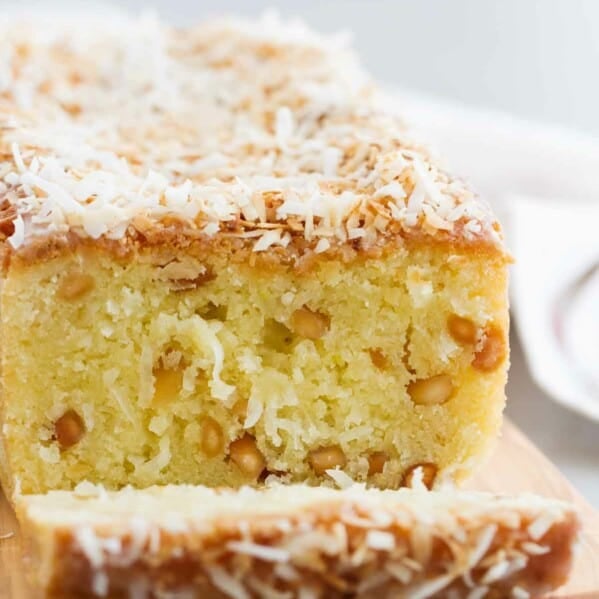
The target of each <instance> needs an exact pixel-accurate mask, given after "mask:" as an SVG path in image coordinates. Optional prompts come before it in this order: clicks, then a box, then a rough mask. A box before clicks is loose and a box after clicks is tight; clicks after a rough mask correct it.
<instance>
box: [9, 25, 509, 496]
mask: <svg viewBox="0 0 599 599" xmlns="http://www.w3.org/2000/svg"><path fill="white" fill-rule="evenodd" d="M0 57H1V58H0V61H2V62H0V71H1V72H2V73H3V77H4V79H3V80H2V86H3V87H2V90H1V91H0V238H1V239H0V247H1V251H2V262H1V266H2V287H1V291H0V319H1V322H0V340H1V343H0V357H1V377H2V381H1V382H2V401H1V408H0V420H1V423H2V428H1V434H2V438H1V444H0V445H1V448H2V455H1V460H0V463H1V468H2V482H3V485H4V487H5V489H6V491H7V494H9V495H11V494H12V493H13V491H14V490H20V491H21V492H23V493H40V492H43V491H46V490H48V489H72V488H73V487H74V486H75V485H76V484H77V483H78V482H79V481H81V480H84V479H89V480H91V481H94V482H97V483H102V484H104V485H106V487H108V488H113V489H117V488H119V487H122V486H123V485H126V484H132V485H134V486H138V487H144V486H149V485H153V484H167V483H195V484H205V485H210V486H220V485H226V486H241V485H244V484H249V483H259V482H260V481H262V480H263V479H264V477H265V476H268V475H277V476H279V477H280V478H281V479H282V480H285V481H305V482H309V483H324V482H326V481H327V480H328V478H327V477H326V475H325V471H326V470H327V469H330V468H335V467H338V468H340V469H342V470H344V471H345V472H346V473H347V474H348V475H349V476H351V477H352V478H354V479H356V480H358V481H365V482H368V483H369V484H372V485H375V486H379V487H391V488H396V487H399V486H401V485H403V484H406V483H409V482H410V480H411V478H412V474H413V472H414V469H415V468H418V467H420V468H421V470H422V472H423V473H424V482H425V483H426V484H427V485H428V486H429V487H432V486H438V485H440V484H441V483H443V481H450V482H451V481H456V480H460V479H462V478H463V477H465V476H466V475H467V474H468V473H469V472H470V471H471V470H472V468H473V467H474V466H475V465H476V464H477V463H478V462H479V460H480V459H481V457H482V456H484V454H485V453H486V452H487V451H488V449H489V447H490V446H491V444H492V442H493V440H494V439H495V437H496V436H497V434H498V430H499V426H500V422H501V413H502V410H503V406H504V385H505V381H506V371H507V366H508V305H507V263H508V262H509V257H508V255H507V254H506V251H505V248H504V246H503V242H502V239H501V233H500V228H499V225H498V223H497V222H496V220H495V218H494V217H493V215H492V214H491V212H490V211H489V209H488V207H487V206H486V204H485V203H484V202H482V201H481V200H479V199H478V198H477V197H476V196H475V195H474V194H473V193H472V192H471V191H470V190H469V188H468V187H467V186H466V185H465V184H464V183H463V182H461V181H460V180H459V179H457V178H455V177H453V176H452V175H450V174H448V173H447V172H446V171H445V170H444V169H443V168H442V167H441V165H440V164H439V162H438V161H437V160H436V159H435V158H434V157H433V156H431V155H430V153H429V152H428V151H427V150H426V149H425V148H423V147H421V146H419V145H417V144H416V143H415V142H414V141H413V140H412V138H411V135H410V134H409V133H408V131H406V129H405V127H404V125H403V124H402V122H401V120H400V119H399V117H397V116H396V115H395V114H393V113H391V112H389V111H388V110H387V109H385V108H384V107H383V106H384V105H385V103H384V102H380V101H379V98H380V97H379V92H378V91H377V89H376V87H375V86H374V85H373V84H372V83H371V82H370V81H369V80H368V78H367V77H366V76H365V75H364V73H363V72H362V71H361V69H360V68H359V66H358V65H357V62H356V60H355V58H354V57H353V55H352V54H351V52H349V51H348V50H347V49H346V48H344V47H343V46H341V45H340V43H339V42H338V40H335V39H323V38H320V37H319V36H317V35H316V34H313V33H311V32H309V31H306V30H304V29H303V28H302V27H300V26H298V25H293V24H292V25H283V24H281V23H278V22H273V21H272V20H269V19H265V20H263V21H259V22H249V23H248V22H238V21H209V22H207V23H205V24H202V25H199V26H197V27H192V28H189V29H184V30H181V29H174V28H171V27H168V26H166V25H162V24H160V23H159V22H157V21H154V20H148V19H145V20H140V21H136V20H131V19H127V18H116V17H115V18H96V17H94V18H93V19H89V20H86V19H84V18H81V19H69V20H60V19H58V20H53V21H51V22H50V23H48V22H45V21H43V20H41V18H40V19H37V20H36V19H35V18H34V19H30V20H27V21H20V20H18V19H15V18H5V19H4V18H3V19H0Z"/></svg>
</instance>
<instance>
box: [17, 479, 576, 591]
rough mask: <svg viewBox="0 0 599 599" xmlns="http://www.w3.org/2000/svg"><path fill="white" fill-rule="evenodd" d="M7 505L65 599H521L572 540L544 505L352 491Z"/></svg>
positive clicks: (299, 488)
mask: <svg viewBox="0 0 599 599" xmlns="http://www.w3.org/2000/svg"><path fill="white" fill-rule="evenodd" d="M17 507H18V511H19V513H20V516H21V521H22V523H23V528H24V533H25V535H26V537H27V539H28V546H29V547H30V550H31V556H32V559H33V562H32V565H33V566H34V567H33V568H32V572H34V573H35V577H36V580H37V582H38V584H39V585H40V586H41V588H42V589H44V591H45V593H46V595H47V596H49V597H51V596H57V597H61V598H63V599H65V598H67V597H81V596H86V597H92V596H96V597H98V596H99V597H106V596H110V597H132V598H135V599H142V598H145V597H175V596H176V597H203V598H205V599H209V598H215V599H216V598H218V599H222V598H233V599H250V598H254V597H255V598H271V599H275V598H282V597H286V598H293V597H297V598H301V599H316V598H323V599H325V598H326V599H335V598H337V597H338V598H342V597H362V598H367V597H371V598H379V597H380V598H389V599H400V598H402V597H405V598H408V597H409V598H411V599H415V598H418V599H424V598H426V597H438V598H441V597H443V598H446V599H461V598H464V599H466V598H470V599H472V598H483V597H486V598H490V597H497V598H504V597H505V598H508V597H511V598H514V599H527V598H528V597H539V596H540V595H541V594H544V593H545V592H549V591H551V590H553V589H555V588H556V587H557V586H559V585H561V584H562V583H563V582H564V581H565V579H566V577H567V574H568V570H569V568H570V566H571V563H572V556H573V548H574V545H575V541H576V538H577V531H578V523H577V519H576V516H575V514H574V513H573V511H572V509H571V508H570V507H569V506H568V505H567V504H564V503H561V502H558V501H553V500H549V499H541V498H538V497H534V496H521V497H519V498H510V497H496V496H492V495H488V494H482V493H478V494H476V493H465V492H462V493H457V492H439V493H430V492H427V491H426V490H411V489H401V490H399V491H379V490H375V489H369V490H365V489H364V488H363V487H360V486H359V485H356V486H353V487H350V488H347V489H345V490H343V491H339V490H333V489H327V488H322V487H320V488H316V487H308V486H305V485H299V484H298V485H294V486H280V485H279V486H274V487H270V488H268V487H267V488H266V489H264V488H263V489H262V490H254V489H252V488H249V487H244V488H242V489H238V490H236V491H222V490H220V491H215V490H211V489H208V488H206V487H189V486H185V485H182V486H167V487H162V488H158V487H153V488H149V489H146V490H132V489H130V488H126V489H123V490H121V491H118V492H112V493H106V491H104V490H103V489H98V488H97V487H94V486H93V485H80V486H79V487H78V488H77V489H76V491H75V492H66V491H51V492H49V493H48V494H46V495H30V496H22V497H21V498H20V499H19V503H18V506H17Z"/></svg>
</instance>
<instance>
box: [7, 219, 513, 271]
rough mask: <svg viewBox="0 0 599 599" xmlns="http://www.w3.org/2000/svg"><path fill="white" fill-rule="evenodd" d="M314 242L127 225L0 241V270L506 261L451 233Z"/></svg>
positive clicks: (496, 250) (488, 247) (494, 249)
mask: <svg viewBox="0 0 599 599" xmlns="http://www.w3.org/2000/svg"><path fill="white" fill-rule="evenodd" d="M314 245H315V244H314V243H310V242H308V241H306V239H305V238H304V236H303V235H301V234H298V235H294V236H292V238H291V242H290V243H289V245H288V246H287V247H285V248H284V247H281V246H276V247H271V248H269V249H268V250H267V251H264V252H256V251H254V249H253V240H252V239H251V238H250V239H244V238H241V237H239V236H238V235H235V234H234V233H233V232H231V233H219V234H217V235H214V236H211V237H209V236H206V235H203V234H202V233H201V232H199V231H197V230H192V229H189V228H187V227H185V226H184V224H182V223H171V225H170V226H164V227H149V228H145V229H137V228H135V227H130V228H129V230H128V234H127V235H126V236H125V237H123V238H122V239H118V240H111V239H106V238H100V239H97V240H93V239H89V238H85V237H79V236H78V235H76V234H74V233H69V234H66V235H63V236H60V237H59V236H49V237H45V238H43V237H40V238H38V239H36V240H35V241H32V242H31V243H29V244H27V245H26V246H23V247H22V248H19V249H18V250H14V249H13V248H11V247H10V246H9V245H8V244H7V243H6V238H4V240H2V239H1V234H0V248H1V249H0V252H1V256H2V270H3V272H6V271H7V270H8V267H9V265H11V264H13V263H14V264H15V265H18V266H25V265H32V264H35V263H38V262H44V261H49V260H52V259H55V258H58V257H60V256H64V255H68V254H71V253H74V252H90V251H92V252H101V253H104V254H108V255H111V256H112V257H114V258H116V259H122V260H125V261H130V260H134V259H135V258H136V257H138V256H140V255H143V254H148V253H154V254H155V255H156V256H160V255H164V254H166V255H171V256H173V255H177V254H180V253H184V254H186V255H188V256H191V257H194V258H199V259H209V258H210V257H211V256H214V255H225V256H228V257H229V260H230V261H231V262H233V263H245V264H248V265H249V266H256V267H260V268H274V267H280V266H282V267H285V268H293V269H295V270H297V271H299V272H303V271H309V270H310V269H311V268H312V267H313V266H314V265H315V264H318V263H319V262H320V261H321V260H325V261H329V260H337V261H340V262H343V263H350V262H353V261H355V260H363V259H369V258H381V257H384V256H385V255H387V254H389V253H391V252H396V251H398V250H401V249H407V250H411V249H416V248H423V247H431V248H438V249H440V250H444V251H447V253H448V254H449V253H461V254H468V253H470V252H472V253H476V254H477V255H479V256H480V255H488V257H489V259H500V260H502V261H504V262H505V263H506V264H508V263H509V262H511V257H510V256H509V255H508V254H506V252H505V251H504V249H503V248H502V247H500V246H497V244H495V243H493V242H491V241H489V240H486V239H483V238H477V239H466V238H464V237H461V236H459V235H456V234H454V233H449V232H444V234H442V235H436V236H434V237H431V236H429V235H426V234H425V233H423V232H422V231H419V230H413V231H405V230H402V229H400V230H398V231H395V232H394V234H392V235H386V236H384V237H383V236H382V237H380V238H379V239H378V240H377V241H376V242H375V243H372V244H366V243H362V242H361V241H360V240H359V239H358V240H355V242H353V243H341V244H335V245H331V247H330V248H328V249H327V250H326V251H323V252H319V253H317V252H316V251H315V248H314Z"/></svg>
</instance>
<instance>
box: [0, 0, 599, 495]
mask: <svg viewBox="0 0 599 599" xmlns="http://www.w3.org/2000/svg"><path fill="white" fill-rule="evenodd" d="M114 3H115V4H117V5H118V6H121V7H128V8H131V9H133V10H134V11H141V10H142V9H147V8H148V7H155V8H157V10H158V12H159V13H160V14H161V15H162V16H163V17H165V18H168V19H170V20H172V21H174V22H176V23H178V24H185V23H186V22H189V21H190V20H196V19H198V18H201V17H205V16H208V15H212V14H221V13H243V14H247V15H255V14H258V13H260V12H262V11H263V10H264V9H265V8H276V9H278V10H279V12H280V13H281V14H283V15H289V16H296V15H299V16H301V17H302V18H303V19H305V20H306V21H307V22H308V23H310V24H311V25H312V26H313V27H315V28H317V29H319V30H322V31H325V32H326V31H337V30H339V29H346V30H351V31H353V33H354V43H355V46H356V47H357V49H358V51H359V53H360V55H361V56H362V58H363V61H364V63H365V64H366V66H367V68H368V69H369V70H370V71H371V72H372V73H374V74H375V76H376V77H378V78H379V79H381V80H384V81H387V82H390V83H393V84H396V85H398V86H400V87H403V88H408V89H410V88H411V89H414V90H421V91H424V92H427V93H429V94H434V95H437V96H439V97H442V98H447V99H450V100H453V101H459V102H463V103H467V104H472V105H476V106H481V107H485V108H493V109H499V110H502V111H506V112H511V113H514V114H517V115H519V116H521V117H524V118H526V119H533V120H539V121H545V122H550V123H557V124H561V125H566V126H569V127H572V128H575V129H578V130H579V131H582V132H588V133H590V134H593V135H599V0H371V1H368V0H304V1H300V0H295V1H294V0H286V1H283V2H261V1H258V0H237V1H234V0H220V1H218V2H216V1H201V0H155V1H154V2H147V1H146V0H127V1H124V2H118V3H117V2H114ZM42 4H44V7H47V6H50V5H49V4H46V3H45V2H44V3H42ZM76 4H77V6H78V7H82V6H84V5H85V4H87V3H84V2H77V3H76ZM1 5H2V0H0V6H1ZM449 158H450V157H449ZM466 174H467V173H466ZM565 176H567V174H566V175H565ZM596 176H597V177H599V173H596ZM512 346H513V356H512V364H513V365H512V371H511V375H510V384H509V386H508V398H509V400H508V414H509V415H510V416H511V417H512V419H513V420H515V421H516V422H517V423H518V424H519V425H520V427H521V428H523V429H524V430H525V432H526V433H527V434H528V435H529V436H530V437H531V438H532V439H533V440H534V441H535V442H536V443H537V444H538V445H539V446H540V447H541V449H542V450H543V451H545V452H546V453H547V454H548V455H549V456H550V457H551V458H552V459H553V460H554V461H555V462H556V463H557V465H558V466H559V467H560V468H561V469H562V470H563V471H564V472H565V473H566V475H567V476H568V477H569V478H570V479H571V480H572V481H573V482H574V483H575V484H576V486H578V487H579V489H581V490H582V491H583V492H584V493H585V494H586V495H587V497H588V498H589V499H590V500H591V501H592V502H593V503H594V504H595V505H598V506H599V425H598V424H594V423H591V422H588V421H586V420H584V419H583V418H582V417H580V416H577V415H575V414H573V413H570V412H568V411H566V410H565V409H564V408H561V407H559V406H558V405H557V404H555V403H553V402H552V401H551V400H550V399H549V398H547V396H545V395H544V394H543V393H542V392H541V391H540V390H539V389H538V388H537V387H535V385H534V383H533V382H532V381H531V379H530V377H529V375H528V373H527V370H526V366H525V364H524V360H523V357H522V353H521V350H520V347H519V345H518V342H517V339H516V336H515V335H512ZM514 467H517V464H515V465H514Z"/></svg>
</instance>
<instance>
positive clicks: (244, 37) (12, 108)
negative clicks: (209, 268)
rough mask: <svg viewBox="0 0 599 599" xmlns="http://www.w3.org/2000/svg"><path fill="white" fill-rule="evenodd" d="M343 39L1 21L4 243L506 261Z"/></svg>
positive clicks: (252, 29)
mask: <svg viewBox="0 0 599 599" xmlns="http://www.w3.org/2000/svg"><path fill="white" fill-rule="evenodd" d="M388 104H389V102H385V100H384V98H383V97H382V95H381V94H380V93H379V91H378V90H377V88H376V86H374V85H373V84H372V83H371V81H370V80H369V79H368V77H367V76H366V75H365V74H364V72H363V71H362V70H361V68H360V66H359V64H358V62H357V60H356V58H355V57H354V55H353V54H352V53H351V51H350V50H348V48H347V47H346V44H345V42H344V41H343V40H342V39H341V38H340V37H330V38H324V37H321V36H319V35H317V34H315V33H313V32H311V31H309V30H307V29H306V28H304V27H303V26H302V25H301V24H298V23H288V24H282V23H280V22H279V21H278V20H277V19H276V18H274V17H272V16H267V17H264V18H262V19H261V20H259V21H253V22H246V21H239V20H212V21H208V22H205V23H203V24H200V25H198V26H196V27H193V28H190V29H184V30H181V29H175V28H172V27H168V26H165V25H163V24H161V23H160V22H159V21H158V20H156V19H155V18H149V17H148V18H142V19H138V20H134V19H131V18H128V17H124V16H114V15H113V16H110V17H102V18H100V19H99V18H98V17H97V16H95V15H94V16H89V17H84V16H79V17H77V18H66V17H62V18H54V19H51V18H47V19H43V18H41V17H36V18H34V19H31V18H22V17H20V18H17V17H3V18H2V19H0V203H1V205H0V230H1V231H2V233H3V235H4V238H5V239H7V240H8V243H9V244H10V247H11V248H12V249H13V250H16V249H19V248H22V247H27V246H28V245H29V244H31V243H33V242H35V241H39V240H43V239H48V238H60V237H66V236H68V234H75V235H76V236H77V237H81V238H91V239H100V238H105V239H111V240H126V239H127V238H128V237H129V236H132V235H135V234H136V232H138V231H141V230H146V229H147V228H148V227H152V228H154V229H156V230H160V229H161V228H165V227H173V226H176V227H178V228H179V229H180V230H183V231H184V232H185V234H188V235H190V236H192V237H196V238H199V237H201V238H204V237H208V238H209V237H212V236H215V235H217V234H222V235H229V236H233V237H241V238H247V240H248V243H250V244H251V246H252V247H253V250H254V251H257V252H258V251H264V250H267V249H268V248H270V247H276V246H284V247H285V246H287V245H288V244H289V243H290V242H292V241H293V240H294V239H297V238H301V239H302V243H303V244H304V245H305V246H306V247H308V246H309V247H312V248H314V249H315V251H316V252H323V251H326V250H327V249H328V248H329V247H332V246H334V245H339V244H342V243H346V242H351V243H352V244H353V245H354V246H357V247H367V246H368V245H373V244H376V243H379V244H380V243H381V242H384V240H385V239H388V238H390V237H395V236H397V235H401V236H409V235H411V234H414V235H418V236H422V235H424V236H429V237H431V238H439V239H454V240H455V239H459V240H462V241H465V242H468V243H470V242H473V243H474V242H480V241H484V242H487V243H488V242H491V243H492V244H493V245H500V244H501V238H500V237H501V235H500V231H499V225H498V224H497V222H496V221H495V219H494V217H493V215H492V214H491V212H490V210H489V208H488V207H487V206H486V205H485V204H484V203H483V202H481V201H480V200H479V199H478V198H476V197H475V196H474V194H473V193H472V192H471V191H470V190H469V189H468V187H467V186H466V185H465V184H464V183H463V182H462V181H460V180H458V179H456V178H453V177H452V176H450V175H448V174H447V173H446V172H444V171H443V170H442V169H441V168H440V167H439V165H438V164H437V163H436V162H435V161H434V160H433V158H432V157H431V155H430V153H429V152H428V151H427V150H426V149H424V148H422V147H421V146H419V145H417V144H416V143H414V141H413V140H412V139H411V137H410V135H409V132H408V131H407V130H406V128H405V126H404V125H403V123H402V121H401V119H400V118H399V117H398V116H397V115H396V114H394V113H393V111H391V110H389V109H388V108H385V105H388Z"/></svg>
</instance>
